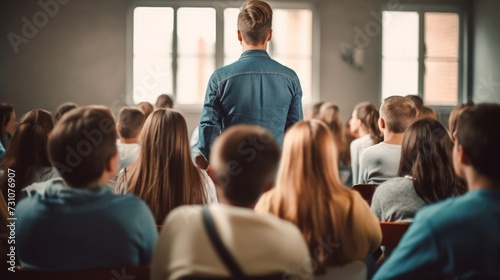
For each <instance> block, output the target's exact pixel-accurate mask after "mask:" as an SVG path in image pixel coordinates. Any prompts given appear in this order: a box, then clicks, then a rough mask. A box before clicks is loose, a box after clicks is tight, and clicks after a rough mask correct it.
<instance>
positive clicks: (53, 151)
mask: <svg viewBox="0 0 500 280" xmlns="http://www.w3.org/2000/svg"><path fill="white" fill-rule="evenodd" d="M115 126H116V125H115V119H114V118H113V113H112V112H111V110H110V109H109V108H107V107H104V106H85V107H80V108H76V109H73V110H71V111H70V112H68V113H67V114H65V115H64V116H63V117H62V118H61V119H60V120H59V122H58V123H57V124H56V126H55V127H54V130H52V133H51V134H50V137H49V143H48V151H49V156H50V160H51V162H52V164H53V165H54V166H55V167H56V168H57V170H58V171H59V173H60V174H61V176H62V177H63V179H64V180H65V181H66V182H67V183H68V184H69V185H70V186H71V187H77V188H84V187H87V186H90V185H91V184H92V183H94V182H96V181H97V180H98V179H99V178H100V177H101V175H102V173H103V171H104V170H105V168H106V165H107V164H108V162H109V160H110V159H111V158H112V157H114V156H115V155H116V153H117V147H116V138H117V132H116V127H115Z"/></svg>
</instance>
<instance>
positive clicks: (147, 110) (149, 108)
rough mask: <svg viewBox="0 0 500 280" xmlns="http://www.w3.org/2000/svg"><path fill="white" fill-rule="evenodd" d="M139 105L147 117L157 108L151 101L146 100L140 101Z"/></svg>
mask: <svg viewBox="0 0 500 280" xmlns="http://www.w3.org/2000/svg"><path fill="white" fill-rule="evenodd" d="M137 107H139V109H141V110H142V112H144V116H146V118H147V117H149V115H150V114H151V113H153V111H154V109H155V108H154V107H153V105H151V103H149V102H146V101H144V102H140V103H139V104H137Z"/></svg>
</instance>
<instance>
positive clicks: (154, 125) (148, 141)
mask: <svg viewBox="0 0 500 280" xmlns="http://www.w3.org/2000/svg"><path fill="white" fill-rule="evenodd" d="M139 143H140V145H141V150H140V154H139V157H138V159H137V160H136V161H134V162H133V163H132V164H131V165H130V166H129V167H127V168H126V169H125V170H124V172H122V173H121V175H120V177H119V178H118V182H117V187H118V192H121V193H133V194H135V195H137V196H138V197H140V198H142V199H143V200H144V201H145V202H146V203H147V204H148V206H149V207H150V208H151V211H152V212H153V215H154V217H155V220H156V223H157V224H162V223H163V221H164V220H165V217H166V216H167V215H168V213H170V211H171V210H172V209H174V208H175V207H177V206H180V205H186V204H204V203H206V202H207V194H206V190H205V179H204V177H203V175H202V174H201V171H200V170H199V169H198V168H197V167H196V166H195V165H194V164H193V162H192V160H191V153H190V149H189V138H188V133H187V126H186V121H185V120H184V117H183V116H182V115H181V114H180V113H179V112H177V111H175V110H171V109H157V110H156V111H154V112H153V113H151V115H149V117H148V118H147V120H146V122H145V124H144V128H143V131H142V133H141V136H140V138H139ZM125 179H126V182H125ZM124 183H125V188H124V189H120V188H121V186H123V185H124Z"/></svg>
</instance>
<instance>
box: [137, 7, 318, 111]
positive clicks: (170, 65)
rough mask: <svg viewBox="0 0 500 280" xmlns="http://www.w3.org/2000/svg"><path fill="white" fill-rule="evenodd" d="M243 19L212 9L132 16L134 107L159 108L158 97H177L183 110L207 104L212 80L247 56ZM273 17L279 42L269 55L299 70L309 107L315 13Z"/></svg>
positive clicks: (229, 10) (141, 10)
mask: <svg viewBox="0 0 500 280" xmlns="http://www.w3.org/2000/svg"><path fill="white" fill-rule="evenodd" d="M138 3H139V2H138ZM158 3H160V2H158ZM178 3H181V2H178ZM207 3H209V5H213V4H214V2H213V1H210V2H207ZM183 4H184V3H183ZM238 13H239V9H238V8H235V7H217V6H213V7H212V6H208V5H207V6H206V7H203V6H196V7H195V6H193V7H185V6H183V7H154V6H151V7H136V8H135V9H134V10H133V15H132V18H133V20H132V22H133V24H132V25H133V36H132V38H133V39H132V41H133V44H132V54H133V59H132V76H133V77H132V85H131V88H132V94H131V95H132V97H133V102H134V103H138V102H141V101H149V102H151V103H154V102H155V101H156V98H157V97H158V95H160V94H163V93H167V94H172V95H174V96H175V98H176V102H177V103H179V104H201V103H203V99H204V96H205V90H206V86H207V84H208V80H209V78H210V75H211V74H212V73H213V72H214V71H215V69H216V68H219V67H222V66H224V65H227V64H230V63H232V62H234V61H236V60H237V59H238V58H239V57H240V55H241V45H240V43H239V42H238V39H237V17H238ZM273 13H274V15H273V38H272V40H271V42H270V44H269V46H268V52H269V54H270V55H271V57H272V58H273V59H275V60H277V61H278V62H280V63H282V64H284V65H286V66H288V67H290V68H292V69H293V70H295V72H296V73H297V75H298V76H299V79H300V82H301V85H302V90H303V92H304V97H303V101H304V102H309V101H310V100H311V96H312V41H313V40H312V33H313V30H312V28H313V26H312V24H313V18H312V11H311V10H310V9H305V8H296V7H294V8H281V7H279V8H274V9H273ZM218 32H220V33H218Z"/></svg>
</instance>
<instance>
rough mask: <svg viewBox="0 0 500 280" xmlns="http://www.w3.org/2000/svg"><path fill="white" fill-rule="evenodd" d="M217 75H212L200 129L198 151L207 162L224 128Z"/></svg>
mask: <svg viewBox="0 0 500 280" xmlns="http://www.w3.org/2000/svg"><path fill="white" fill-rule="evenodd" d="M215 75H216V74H215V73H214V74H212V76H211V77H210V81H209V82H208V87H207V92H206V94H205V101H204V104H203V110H202V112H201V117H200V126H199V129H198V131H199V135H198V137H199V138H198V149H199V150H200V153H201V154H202V155H203V157H204V158H205V159H206V160H207V162H208V161H209V156H210V148H211V146H212V144H213V142H214V140H215V138H216V137H217V136H218V135H219V134H220V131H221V128H222V106H221V102H220V95H219V90H218V84H217V79H216V76H215Z"/></svg>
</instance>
